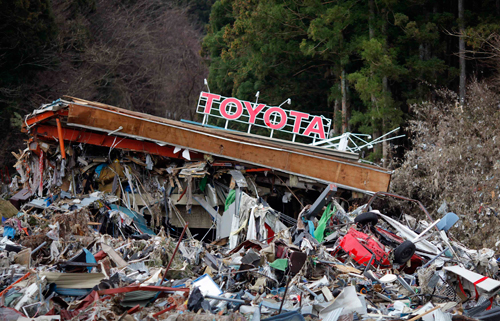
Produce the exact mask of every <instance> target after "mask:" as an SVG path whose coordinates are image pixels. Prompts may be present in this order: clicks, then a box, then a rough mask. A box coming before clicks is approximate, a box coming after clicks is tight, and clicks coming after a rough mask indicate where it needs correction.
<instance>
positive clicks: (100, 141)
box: [34, 125, 203, 159]
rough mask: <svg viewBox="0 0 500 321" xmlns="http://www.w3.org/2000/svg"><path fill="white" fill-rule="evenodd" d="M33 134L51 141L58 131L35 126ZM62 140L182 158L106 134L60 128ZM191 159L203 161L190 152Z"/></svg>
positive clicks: (152, 145) (164, 149)
mask: <svg viewBox="0 0 500 321" xmlns="http://www.w3.org/2000/svg"><path fill="white" fill-rule="evenodd" d="M34 133H35V134H36V136H37V137H38V138H39V139H41V138H44V139H50V140H53V139H54V137H57V136H58V129H57V128H56V127H54V126H50V125H37V126H36V127H34ZM62 133H63V139H64V140H67V141H70V142H77V143H84V144H90V145H96V146H105V147H111V146H113V147H114V148H119V149H126V150H131V151H135V152H142V153H144V152H146V153H150V154H152V155H161V156H166V157H170V158H182V155H181V154H182V153H177V154H174V147H172V146H160V145H158V144H156V143H153V142H147V141H140V140H136V139H133V138H126V137H124V138H121V137H120V138H119V139H116V137H115V136H108V135H107V134H99V133H93V132H87V131H80V130H75V129H71V128H62ZM190 154H191V158H192V159H195V158H196V159H203V155H201V154H199V153H195V152H191V153H190Z"/></svg>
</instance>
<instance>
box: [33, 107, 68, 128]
mask: <svg viewBox="0 0 500 321" xmlns="http://www.w3.org/2000/svg"><path fill="white" fill-rule="evenodd" d="M68 114H69V110H68V109H64V110H60V111H55V112H54V111H47V112H44V113H42V114H37V115H35V116H33V117H31V118H28V119H27V120H26V123H25V124H23V127H25V126H26V125H28V126H31V125H33V124H36V123H40V122H43V121H45V120H47V119H49V118H52V117H53V116H56V115H60V116H68Z"/></svg>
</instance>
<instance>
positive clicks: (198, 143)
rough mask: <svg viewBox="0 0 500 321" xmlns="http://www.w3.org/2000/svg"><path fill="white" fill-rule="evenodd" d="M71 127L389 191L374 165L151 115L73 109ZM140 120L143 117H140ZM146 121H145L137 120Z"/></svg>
mask: <svg viewBox="0 0 500 321" xmlns="http://www.w3.org/2000/svg"><path fill="white" fill-rule="evenodd" d="M69 109H70V110H69V117H68V123H69V125H71V124H75V125H80V126H83V127H91V128H95V129H100V130H106V131H113V130H116V129H117V128H119V127H120V126H122V127H123V129H122V130H120V133H124V134H131V135H137V136H141V137H144V138H148V139H153V140H158V141H163V142H165V143H167V144H171V145H175V146H181V147H185V148H188V149H191V150H194V151H199V152H204V153H208V154H213V155H217V156H221V157H227V158H229V159H233V160H238V161H241V162H247V163H252V164H258V165H260V166H265V167H269V168H273V169H276V170H281V171H285V172H289V173H294V174H296V175H300V176H305V177H312V178H316V179H318V180H320V181H323V182H331V183H336V184H339V185H341V186H342V185H343V186H345V187H350V188H354V189H358V190H363V191H370V192H377V191H387V189H388V187H389V182H390V177H391V175H390V172H388V171H386V170H384V169H381V168H378V167H375V166H370V165H365V164H361V163H357V162H352V161H349V160H346V159H342V158H339V157H332V156H329V155H323V154H321V153H312V152H307V151H297V150H295V149H292V148H286V147H284V146H280V145H279V144H271V143H269V142H261V141H260V140H257V139H255V138H251V139H250V138H243V137H241V136H235V135H231V134H230V133H228V134H224V135H223V134H221V133H220V132H215V131H210V130H209V129H206V128H197V127H196V126H194V128H192V126H193V125H189V126H187V124H184V123H181V122H174V121H172V120H164V119H161V118H158V117H156V118H155V117H153V116H150V115H144V114H139V113H135V112H130V111H126V112H124V110H121V109H119V108H114V109H109V108H107V109H103V108H99V107H95V106H82V105H76V104H71V105H70V106H69ZM138 114H139V115H138ZM140 115H143V116H144V117H139V116H140Z"/></svg>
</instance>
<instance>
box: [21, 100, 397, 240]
mask: <svg viewBox="0 0 500 321" xmlns="http://www.w3.org/2000/svg"><path fill="white" fill-rule="evenodd" d="M24 130H25V131H26V132H27V133H28V134H29V136H30V139H29V144H28V146H29V149H27V150H25V151H20V152H19V154H16V157H17V159H18V161H17V164H16V169H17V170H18V172H19V173H20V180H21V181H20V182H19V184H24V186H23V187H24V189H23V190H21V191H20V192H19V193H18V194H17V195H15V196H14V197H13V198H12V200H13V201H14V202H17V201H22V199H28V198H29V197H30V196H31V195H38V196H39V197H43V196H46V195H49V196H50V195H52V196H53V195H57V194H58V192H59V190H60V191H63V192H65V193H70V194H71V195H79V194H90V193H92V192H94V191H101V192H106V193H112V194H114V195H116V196H117V197H119V198H120V199H121V201H122V202H123V204H124V205H125V207H127V208H128V209H131V210H134V211H136V212H139V213H140V214H141V215H146V216H148V218H149V217H154V219H153V220H151V219H149V221H151V222H152V224H153V225H155V226H156V227H158V226H160V225H161V223H167V224H170V225H172V226H174V227H177V228H180V227H182V226H183V225H184V224H183V222H184V221H189V224H190V228H191V229H196V228H201V229H209V228H210V227H211V226H212V223H213V222H214V224H215V230H216V231H219V233H218V234H217V236H219V237H220V236H227V234H228V230H227V228H226V230H225V231H222V229H224V227H222V225H221V222H222V221H226V220H222V219H223V218H224V217H225V214H224V212H226V211H225V209H224V207H223V206H222V205H224V204H226V203H227V199H228V196H229V197H230V198H234V199H236V200H238V201H240V200H241V197H242V195H243V194H242V193H246V194H248V195H250V196H252V197H254V198H261V199H262V200H264V201H265V202H266V203H267V204H269V205H270V207H271V208H273V209H275V210H276V211H278V212H280V213H283V214H285V215H279V217H281V219H282V220H284V221H287V220H288V221H289V222H292V221H293V220H296V219H297V216H298V214H299V212H300V209H301V207H302V206H303V205H304V204H308V203H312V202H314V201H315V200H316V198H317V197H318V196H319V195H320V194H321V192H322V191H323V190H324V189H325V187H326V186H328V185H329V184H334V186H335V189H337V190H336V191H335V192H336V194H337V195H338V196H342V197H343V198H344V199H346V200H348V201H349V200H351V199H352V198H357V197H359V196H360V194H361V193H373V192H377V191H387V189H388V186H389V182H390V175H391V173H390V171H388V170H385V169H383V168H380V167H376V166H373V165H369V164H364V163H361V162H358V155H357V154H354V153H350V152H342V151H337V150H334V149H327V148H321V147H315V146H310V145H306V144H301V143H295V142H287V141H284V140H278V139H271V138H267V137H262V136H257V135H253V134H247V133H242V132H237V131H228V130H224V129H222V128H213V127H212V128H211V127H203V126H199V125H196V124H193V123H192V122H180V121H173V120H168V119H163V118H159V117H154V116H150V115H146V114H141V113H137V112H133V111H129V110H124V109H120V108H117V107H112V106H108V105H104V104H99V103H95V102H89V101H85V100H81V99H76V98H70V97H67V98H65V99H62V100H58V101H55V102H54V103H52V104H49V105H46V106H43V107H42V108H40V109H38V110H35V111H34V112H33V113H32V114H31V115H28V116H27V117H26V119H25V127H24ZM47 175H48V176H47ZM46 177H50V179H46ZM230 191H233V192H232V193H230ZM38 205H40V204H38ZM236 206H239V205H238V204H237V205H236ZM181 207H182V209H181ZM184 209H185V210H184ZM228 210H229V209H228ZM233 214H234V209H233V210H232V213H229V214H226V216H227V217H229V218H231V217H232V215H233ZM164 218H166V220H165V219H164ZM290 220H291V221H290Z"/></svg>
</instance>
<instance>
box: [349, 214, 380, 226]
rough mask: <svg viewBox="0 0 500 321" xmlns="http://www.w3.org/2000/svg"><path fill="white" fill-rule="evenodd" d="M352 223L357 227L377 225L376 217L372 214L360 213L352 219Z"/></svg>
mask: <svg viewBox="0 0 500 321" xmlns="http://www.w3.org/2000/svg"><path fill="white" fill-rule="evenodd" d="M354 223H356V224H359V225H362V226H364V225H368V224H370V225H371V226H375V225H377V223H378V215H377V214H375V213H373V212H366V213H361V214H359V215H358V216H356V218H355V219H354Z"/></svg>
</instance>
